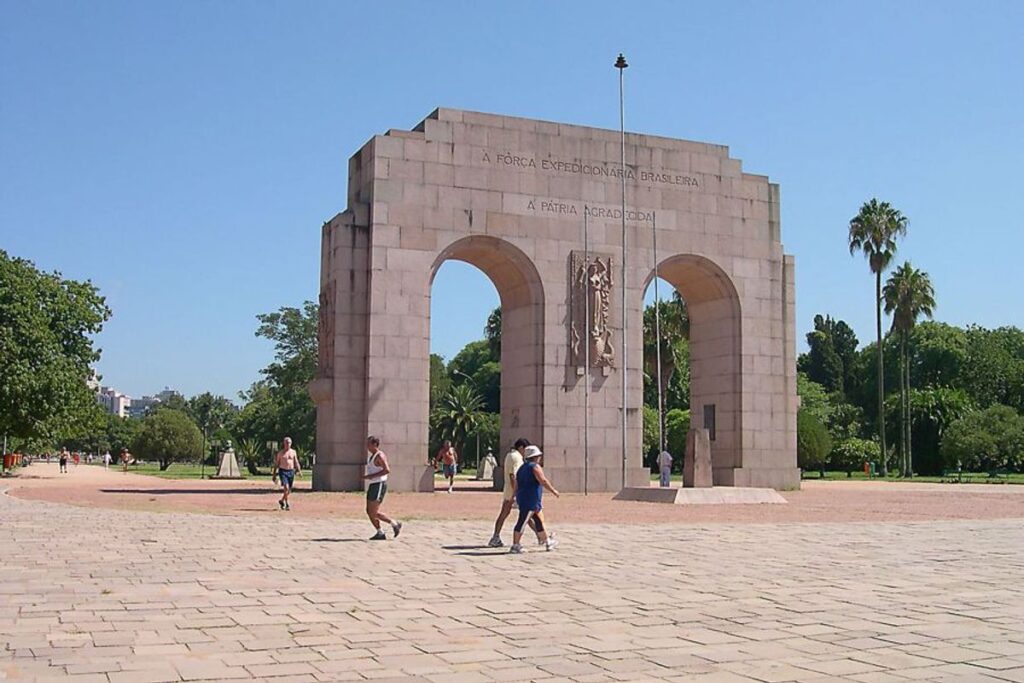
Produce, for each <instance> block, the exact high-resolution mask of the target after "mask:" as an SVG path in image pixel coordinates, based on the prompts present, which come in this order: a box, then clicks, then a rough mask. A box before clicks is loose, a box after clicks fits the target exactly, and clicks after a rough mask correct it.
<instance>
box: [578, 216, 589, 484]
mask: <svg viewBox="0 0 1024 683" xmlns="http://www.w3.org/2000/svg"><path fill="white" fill-rule="evenodd" d="M588 213H589V208H588V207H587V206H586V205H584V206H583V282H584V285H583V319H584V320H585V321H586V322H585V323H584V324H583V330H584V332H583V495H589V494H590V231H589V227H588V225H587V214H588ZM577 310H579V309H577Z"/></svg>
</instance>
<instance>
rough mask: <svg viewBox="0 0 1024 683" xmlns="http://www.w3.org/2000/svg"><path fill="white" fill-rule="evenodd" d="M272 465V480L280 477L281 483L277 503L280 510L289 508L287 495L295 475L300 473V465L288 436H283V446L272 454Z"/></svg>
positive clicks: (293, 482) (290, 490)
mask: <svg viewBox="0 0 1024 683" xmlns="http://www.w3.org/2000/svg"><path fill="white" fill-rule="evenodd" d="M274 467H275V468H276V471H275V472H274V481H275V482H276V481H278V480H279V479H280V483H281V499H280V500H279V501H277V504H278V506H279V507H280V508H281V509H282V510H291V509H292V508H291V505H289V504H288V497H289V496H290V495H291V493H292V487H293V486H295V476H296V475H298V474H301V473H302V465H300V464H299V456H298V455H297V454H296V453H295V449H294V448H292V439H291V437H290V436H286V437H284V442H283V447H282V448H281V450H279V451H278V452H277V455H275V456H274Z"/></svg>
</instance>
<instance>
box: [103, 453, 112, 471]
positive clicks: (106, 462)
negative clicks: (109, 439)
mask: <svg viewBox="0 0 1024 683" xmlns="http://www.w3.org/2000/svg"><path fill="white" fill-rule="evenodd" d="M110 460H111V457H110V451H107V452H106V453H104V454H103V469H105V470H109V469H110Z"/></svg>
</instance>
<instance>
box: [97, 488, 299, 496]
mask: <svg viewBox="0 0 1024 683" xmlns="http://www.w3.org/2000/svg"><path fill="white" fill-rule="evenodd" d="M280 492H281V489H279V488H265V489H264V488H259V489H256V488H251V489H250V488H246V489H100V493H136V494H143V495H147V496H167V495H171V494H193V493H201V494H211V495H219V496H223V495H232V494H237V493H243V494H251V495H260V496H265V495H268V494H271V493H280Z"/></svg>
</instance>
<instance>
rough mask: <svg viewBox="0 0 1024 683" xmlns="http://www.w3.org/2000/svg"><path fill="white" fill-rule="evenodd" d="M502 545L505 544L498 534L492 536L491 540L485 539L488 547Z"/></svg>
mask: <svg viewBox="0 0 1024 683" xmlns="http://www.w3.org/2000/svg"><path fill="white" fill-rule="evenodd" d="M503 545H505V544H504V543H502V542H501V537H500V536H492V537H491V540H489V541H487V547H488V548H500V547H502V546H503Z"/></svg>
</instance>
